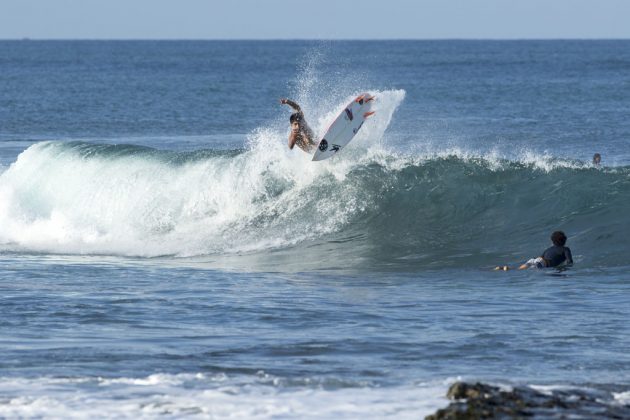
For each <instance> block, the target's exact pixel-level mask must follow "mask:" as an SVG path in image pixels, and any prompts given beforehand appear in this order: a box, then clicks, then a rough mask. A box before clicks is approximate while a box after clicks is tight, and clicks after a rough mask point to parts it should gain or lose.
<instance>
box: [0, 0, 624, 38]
mask: <svg viewBox="0 0 630 420" xmlns="http://www.w3.org/2000/svg"><path fill="white" fill-rule="evenodd" d="M26 37H28V38H32V39H304V38H306V39H391V38H394V39H401V38H413V39H442V38H489V39H515V38H516V39H520V38H528V39H529V38H630V0H415V1H414V0H354V1H347V0H293V1H290V0H179V1H175V0H172V1H167V0H98V1H97V0H0V39H16V38H17V39H19V38H26Z"/></svg>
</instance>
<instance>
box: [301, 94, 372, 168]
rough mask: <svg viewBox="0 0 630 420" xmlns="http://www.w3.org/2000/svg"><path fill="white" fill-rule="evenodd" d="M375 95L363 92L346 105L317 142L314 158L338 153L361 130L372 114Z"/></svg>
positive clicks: (318, 158)
mask: <svg viewBox="0 0 630 420" xmlns="http://www.w3.org/2000/svg"><path fill="white" fill-rule="evenodd" d="M373 101H374V96H372V95H370V94H369V93H362V94H361V95H359V96H357V97H356V99H354V100H353V101H352V102H350V103H349V104H348V106H346V107H345V109H344V110H343V111H341V114H339V116H338V117H337V118H336V119H335V121H333V122H332V124H330V127H328V130H327V131H326V134H324V136H323V137H322V139H321V140H320V141H319V143H318V144H317V149H315V154H314V155H313V160H314V161H316V160H324V159H328V158H329V157H331V156H333V155H336V154H337V153H338V152H339V151H340V150H341V149H343V148H344V147H345V146H346V145H347V144H348V143H350V140H352V138H353V137H354V136H355V134H357V133H358V132H359V130H360V129H361V126H363V123H364V122H365V120H366V119H367V118H368V117H369V116H370V115H372V114H374V111H372V103H373Z"/></svg>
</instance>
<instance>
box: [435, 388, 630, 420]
mask: <svg viewBox="0 0 630 420" xmlns="http://www.w3.org/2000/svg"><path fill="white" fill-rule="evenodd" d="M613 388H614V387H613ZM622 391H623V389H590V388H588V389H583V388H566V389H553V390H549V391H544V392H542V391H538V390H536V389H534V388H530V387H526V386H523V387H513V388H510V389H506V388H500V387H497V386H492V385H487V384H483V383H466V382H456V383H454V384H453V385H451V387H450V388H449V390H448V392H447V394H446V396H447V397H448V398H449V399H450V400H453V402H452V403H451V404H450V405H449V406H448V407H446V408H443V409H440V410H438V411H437V412H435V413H434V414H431V415H429V416H427V417H426V420H442V419H449V420H451V419H525V418H541V419H567V418H576V419H580V418H581V419H630V405H627V404H622V403H620V402H617V401H615V399H614V395H613V392H622Z"/></svg>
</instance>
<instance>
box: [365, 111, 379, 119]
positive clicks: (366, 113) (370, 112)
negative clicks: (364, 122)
mask: <svg viewBox="0 0 630 420" xmlns="http://www.w3.org/2000/svg"><path fill="white" fill-rule="evenodd" d="M375 112H376V111H369V112H365V113H364V114H363V118H367V117H370V116H372V115H374V113H375Z"/></svg>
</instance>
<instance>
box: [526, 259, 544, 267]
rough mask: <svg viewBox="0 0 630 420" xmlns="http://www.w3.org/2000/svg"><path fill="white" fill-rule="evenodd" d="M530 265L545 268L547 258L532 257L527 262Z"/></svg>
mask: <svg viewBox="0 0 630 420" xmlns="http://www.w3.org/2000/svg"><path fill="white" fill-rule="evenodd" d="M525 264H527V266H528V267H536V268H545V267H546V265H545V260H544V259H543V257H538V258H532V259H530V260H527V262H526V263H525Z"/></svg>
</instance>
